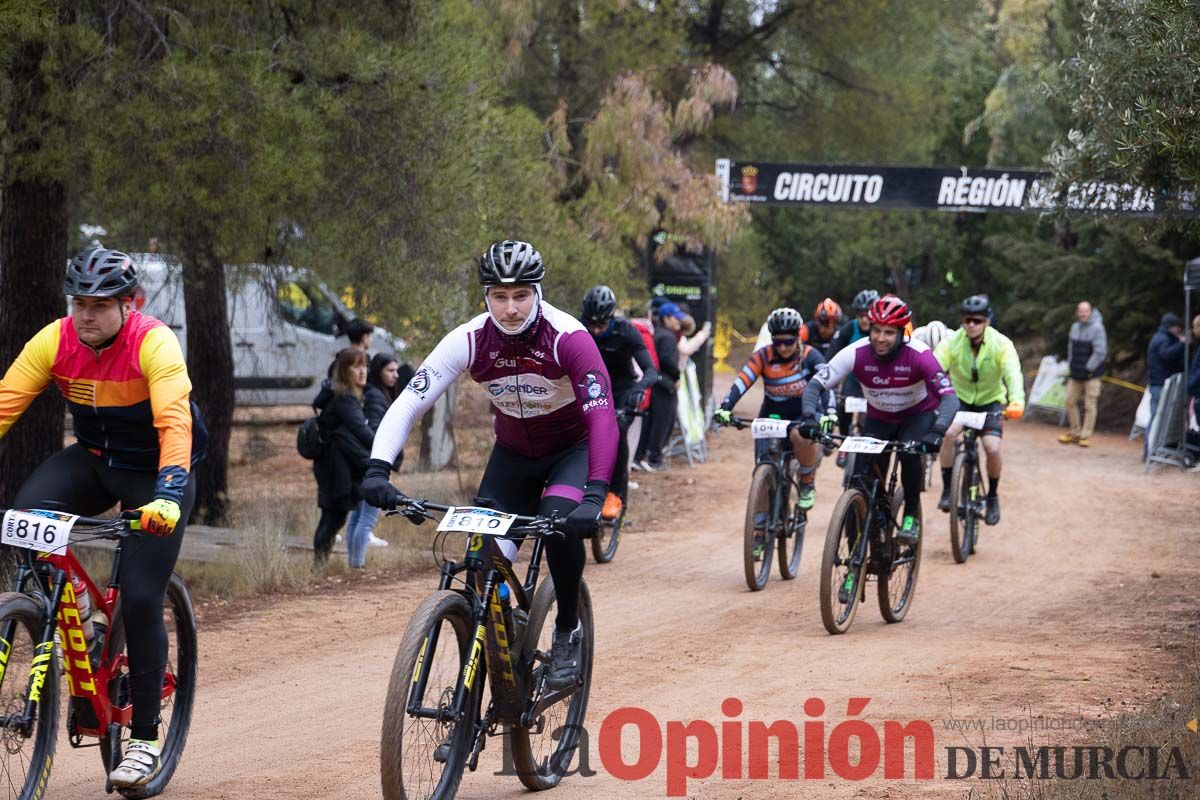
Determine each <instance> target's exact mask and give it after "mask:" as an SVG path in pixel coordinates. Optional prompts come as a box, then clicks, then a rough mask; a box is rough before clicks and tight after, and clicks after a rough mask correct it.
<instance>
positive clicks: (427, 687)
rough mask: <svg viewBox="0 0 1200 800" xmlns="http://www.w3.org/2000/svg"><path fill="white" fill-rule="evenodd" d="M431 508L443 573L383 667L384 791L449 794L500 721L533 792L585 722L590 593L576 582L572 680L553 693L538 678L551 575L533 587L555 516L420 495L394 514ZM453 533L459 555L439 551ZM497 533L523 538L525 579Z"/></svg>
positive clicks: (558, 772) (405, 795)
mask: <svg viewBox="0 0 1200 800" xmlns="http://www.w3.org/2000/svg"><path fill="white" fill-rule="evenodd" d="M430 512H440V513H441V514H443V517H442V521H441V523H440V524H439V525H438V530H439V532H440V533H439V535H438V536H437V537H436V538H435V541H434V551H435V555H436V556H437V557H438V558H439V560H440V561H441V562H442V571H441V580H440V582H439V584H438V590H437V591H436V592H434V593H432V594H430V595H429V596H428V597H426V598H425V599H424V600H423V601H422V602H421V604H420V605H419V606H417V610H416V611H415V612H414V613H413V617H412V619H411V620H410V621H409V624H408V628H407V629H406V630H405V632H404V638H403V639H402V640H401V642H400V647H399V649H398V650H397V652H396V660H395V662H394V664H393V665H392V676H391V681H390V682H389V684H388V692H387V701H386V705H385V707H384V712H383V737H382V741H381V744H380V761H381V779H382V784H383V796H384V797H385V798H386V799H387V800H416V799H417V798H420V800H450V798H453V797H454V796H455V793H456V792H457V791H458V786H459V783H460V782H461V780H462V774H463V769H464V768H469V769H470V770H472V771H474V770H475V769H476V767H477V766H478V764H479V754H480V752H481V751H482V750H483V747H484V743H485V741H486V739H487V737H488V736H493V735H496V734H497V733H500V732H501V730H500V729H501V726H505V727H507V729H508V730H507V732H506V734H505V735H507V736H508V737H509V743H510V744H511V748H512V758H513V764H514V765H515V767H516V771H517V776H518V777H519V778H520V779H521V783H523V784H525V786H526V787H528V788H529V789H533V790H540V789H549V788H551V787H553V786H556V785H557V784H558V782H559V781H560V780H561V779H562V776H563V775H564V774H566V772H567V770H568V768H569V766H570V763H571V759H572V758H573V757H574V755H575V750H576V749H577V747H578V745H579V738H580V731H582V730H583V721H584V715H585V713H586V711H587V702H588V693H589V691H590V688H591V679H592V652H593V641H594V638H593V633H592V604H591V596H590V595H589V594H588V588H587V584H586V583H583V582H581V584H580V589H579V619H580V622H581V623H582V625H583V633H584V639H583V661H582V664H581V670H580V682H579V684H578V685H576V686H573V687H569V688H567V689H561V690H551V689H550V688H548V687H547V686H546V674H547V672H548V671H549V663H550V649H551V642H552V636H553V632H554V609H555V598H554V584H553V582H552V581H550V580H546V581H543V582H542V584H541V586H538V572H539V570H540V567H541V561H542V553H543V549H544V547H545V542H544V539H545V538H546V537H548V536H561V535H563V534H562V533H561V520H559V519H558V518H557V517H549V518H547V517H522V516H517V515H514V514H503V513H500V512H497V511H493V510H491V509H485V508H473V507H457V508H456V507H451V506H443V505H438V504H436V503H430V502H426V501H423V500H410V501H409V502H408V503H406V504H405V505H404V506H403V507H402V508H401V509H400V511H399V512H392V513H406V514H408V515H413V514H417V515H420V516H423V517H425V518H428V519H432V518H433V516H432V514H431V513H430ZM452 532H457V533H469V538H468V541H467V546H466V555H465V556H464V557H463V560H461V561H455V560H454V559H453V558H451V557H449V556H448V553H447V550H446V540H447V536H448V534H449V533H452ZM497 539H508V540H511V541H522V540H525V539H530V540H532V541H533V552H532V554H531V558H530V562H529V569H528V572H527V574H526V577H525V581H524V583H522V582H521V581H520V580H518V579H517V577H516V574H515V573H514V572H513V569H512V565H511V564H510V562H509V561H508V559H506V558H505V557H504V555H503V554H502V553H501V552H500V551H499V548H498V547H497V546H496V540H497ZM510 597H512V598H514V599H515V601H516V604H515V607H511V606H510V603H509V598H510ZM485 683H486V684H487V685H488V689H489V690H490V699H489V701H488V704H487V707H486V709H485V708H483V697H484V684H485Z"/></svg>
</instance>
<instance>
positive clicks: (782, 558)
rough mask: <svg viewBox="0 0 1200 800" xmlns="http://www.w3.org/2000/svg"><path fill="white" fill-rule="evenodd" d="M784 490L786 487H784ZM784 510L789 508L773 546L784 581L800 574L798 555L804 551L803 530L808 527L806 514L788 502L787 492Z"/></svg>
mask: <svg viewBox="0 0 1200 800" xmlns="http://www.w3.org/2000/svg"><path fill="white" fill-rule="evenodd" d="M785 489H786V487H785ZM782 505H783V507H784V509H787V508H788V507H789V506H790V507H791V511H790V512H789V513H788V516H787V518H786V519H785V520H783V524H782V525H781V526H780V527H781V530H780V531H779V537H778V538H777V540H776V542H775V544H776V546H777V547H778V548H779V575H780V577H782V578H783V579H784V580H785V581H790V580H791V579H792V578H795V577H796V575H797V574H798V573H799V572H800V553H801V551H803V550H804V529H805V528H806V527H807V526H808V512H807V511H805V510H803V509H801V508H800V507H799V506H797V505H795V504H794V503H789V502H788V492H787V491H786V490H785V491H784V493H783V501H782Z"/></svg>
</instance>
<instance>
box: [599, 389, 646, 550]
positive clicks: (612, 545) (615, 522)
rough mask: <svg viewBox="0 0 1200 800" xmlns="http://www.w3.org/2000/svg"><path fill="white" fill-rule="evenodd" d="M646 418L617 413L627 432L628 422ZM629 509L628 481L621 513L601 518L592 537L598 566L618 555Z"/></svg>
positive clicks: (636, 413) (622, 410)
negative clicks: (608, 517)
mask: <svg viewBox="0 0 1200 800" xmlns="http://www.w3.org/2000/svg"><path fill="white" fill-rule="evenodd" d="M645 416H646V412H645V411H627V410H625V409H621V410H619V411H618V412H617V421H618V423H619V427H620V428H621V429H622V430H627V429H626V428H625V422H626V420H630V421H632V420H633V418H634V417H645ZM643 424H644V423H643ZM622 435H623V434H622ZM628 509H629V482H628V480H627V481H626V484H625V492H624V494H623V495H622V496H621V513H620V514H618V515H617V518H616V519H604V518H603V517H601V518H600V529H599V530H597V531H596V533H595V535H594V536H592V558H594V559H596V563H597V564H607V563H608V562H610V561H612V560H613V556H615V555H616V554H617V547H618V546H619V545H620V544H621V530H622V529H623V528H624V527H625V524H626V522H625V513H626V511H628Z"/></svg>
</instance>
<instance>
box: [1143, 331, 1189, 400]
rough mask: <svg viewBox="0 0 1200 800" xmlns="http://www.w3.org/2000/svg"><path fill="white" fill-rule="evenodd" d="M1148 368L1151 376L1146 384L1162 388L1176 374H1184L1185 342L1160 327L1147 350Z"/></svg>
mask: <svg viewBox="0 0 1200 800" xmlns="http://www.w3.org/2000/svg"><path fill="white" fill-rule="evenodd" d="M1146 366H1147V369H1148V371H1149V375H1148V376H1147V378H1146V383H1148V384H1150V385H1151V386H1162V385H1163V384H1164V383H1166V382H1167V378H1169V377H1171V376H1172V375H1174V374H1175V373H1176V372H1183V342H1182V341H1180V340H1179V339H1176V338H1175V335H1174V334H1172V333H1170V332H1168V331H1167V329H1166V327H1165V326H1162V327H1159V329H1158V330H1157V331H1156V332H1155V334H1154V336H1153V337H1151V339H1150V346H1149V347H1148V348H1147V349H1146Z"/></svg>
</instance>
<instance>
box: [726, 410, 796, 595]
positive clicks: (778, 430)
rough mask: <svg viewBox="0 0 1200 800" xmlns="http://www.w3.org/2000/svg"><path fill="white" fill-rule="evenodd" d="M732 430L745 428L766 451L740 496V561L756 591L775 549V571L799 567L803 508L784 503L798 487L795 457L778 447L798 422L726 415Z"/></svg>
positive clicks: (785, 574)
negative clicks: (742, 514) (743, 498)
mask: <svg viewBox="0 0 1200 800" xmlns="http://www.w3.org/2000/svg"><path fill="white" fill-rule="evenodd" d="M729 424H730V425H731V426H733V427H734V428H737V429H738V430H743V429H745V428H750V432H751V434H752V435H753V436H754V438H755V439H766V440H767V452H766V453H764V454H763V455H761V456H760V457H759V458H758V459H757V463H755V465H754V473H753V475H752V477H751V479H750V494H749V496H748V497H747V498H746V523H745V527H744V529H743V532H742V566H743V568H744V570H745V574H746V585H747V586H748V587H750V591H752V592H758V591H762V589H763V588H765V587H766V585H767V580H768V579H769V578H770V577H771V557H772V556H773V555H774V554H775V548H776V546H778V548H779V575H780V577H782V578H783V579H784V580H791V579H792V578H794V577H796V574H797V573H798V572H799V571H800V552H801V550H803V549H804V529H805V528H806V527H807V526H808V511H806V510H804V509H802V508H800V507H799V506H797V505H794V504H792V503H790V502H789V501H790V499H791V496H792V491H793V489H794V490H795V492H796V494H799V492H800V483H799V475H798V473H797V471H796V467H797V466H798V462H797V461H796V459H795V458H794V457H793V455H792V450H791V448H790V447H789V448H786V449H785V448H784V446H783V443H784V441H786V440H787V438H788V431H789V430H791V428H793V427H796V426H798V425H799V424H800V423H798V422H790V421H788V420H781V419H769V418H760V419H746V418H744V417H731V418H730V420H729Z"/></svg>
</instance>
